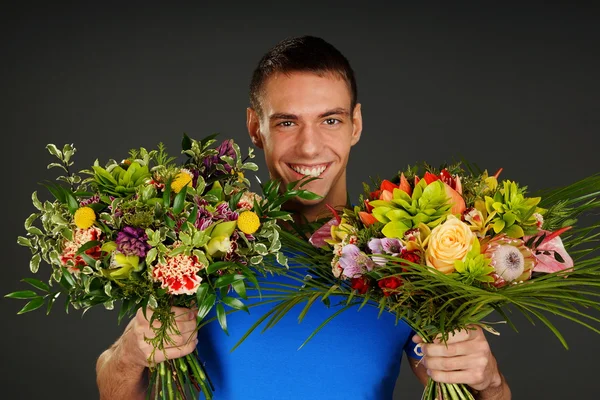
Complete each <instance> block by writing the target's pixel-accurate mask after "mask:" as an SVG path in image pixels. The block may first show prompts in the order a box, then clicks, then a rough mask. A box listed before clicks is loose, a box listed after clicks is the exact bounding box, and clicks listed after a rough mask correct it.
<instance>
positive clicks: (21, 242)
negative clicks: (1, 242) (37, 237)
mask: <svg viewBox="0 0 600 400" xmlns="http://www.w3.org/2000/svg"><path fill="white" fill-rule="evenodd" d="M17 243H18V244H19V245H21V246H25V247H31V240H29V239H27V238H26V237H24V236H19V237H18V238H17Z"/></svg>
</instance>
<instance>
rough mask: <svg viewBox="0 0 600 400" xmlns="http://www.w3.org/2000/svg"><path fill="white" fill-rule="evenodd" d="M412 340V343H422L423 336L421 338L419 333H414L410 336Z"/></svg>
mask: <svg viewBox="0 0 600 400" xmlns="http://www.w3.org/2000/svg"><path fill="white" fill-rule="evenodd" d="M412 341H413V342H414V343H423V338H422V337H421V336H419V335H414V336H413V337H412Z"/></svg>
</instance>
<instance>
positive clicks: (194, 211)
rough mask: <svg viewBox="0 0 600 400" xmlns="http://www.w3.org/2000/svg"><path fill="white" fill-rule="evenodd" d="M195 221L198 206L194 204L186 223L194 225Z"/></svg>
mask: <svg viewBox="0 0 600 400" xmlns="http://www.w3.org/2000/svg"><path fill="white" fill-rule="evenodd" d="M197 219H198V204H196V203H194V208H193V209H192V212H191V213H190V215H189V216H188V217H187V222H189V223H190V224H192V225H194V224H195V223H196V220H197Z"/></svg>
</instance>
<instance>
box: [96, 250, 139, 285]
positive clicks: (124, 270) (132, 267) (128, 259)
mask: <svg viewBox="0 0 600 400" xmlns="http://www.w3.org/2000/svg"><path fill="white" fill-rule="evenodd" d="M140 269H141V265H140V258H139V257H138V256H126V255H125V254H121V253H114V254H113V257H112V262H111V268H110V269H105V270H102V272H103V274H104V275H105V276H106V277H108V278H110V279H115V280H117V279H128V278H129V277H130V276H131V273H132V272H133V271H136V272H137V271H139V270H140Z"/></svg>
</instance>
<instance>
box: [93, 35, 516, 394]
mask: <svg viewBox="0 0 600 400" xmlns="http://www.w3.org/2000/svg"><path fill="white" fill-rule="evenodd" d="M250 91H251V93H250V103H251V107H250V108H248V110H247V127H248V131H249V134H250V137H251V139H252V142H253V143H254V144H255V145H256V146H257V147H259V148H261V149H263V150H264V152H265V160H266V164H267V167H268V169H269V172H270V174H271V177H272V178H274V179H281V180H282V181H283V182H284V183H288V182H292V181H296V180H298V179H300V178H302V177H303V176H306V175H310V176H318V177H319V178H320V179H318V180H315V181H313V182H311V183H310V184H309V186H308V187H307V189H308V190H311V191H313V192H315V193H318V194H320V195H321V196H322V199H320V200H316V201H308V200H300V199H298V200H297V201H295V202H294V203H293V204H289V205H288V206H289V208H291V209H293V210H295V211H297V212H298V213H300V214H301V215H303V216H304V217H306V218H307V219H308V220H314V219H316V218H317V217H319V216H323V214H324V213H325V212H326V205H332V206H338V205H344V204H345V203H346V198H347V195H346V165H347V163H348V157H349V154H350V149H351V148H352V146H354V145H355V144H356V143H357V142H358V141H359V139H360V135H361V132H362V115H361V105H360V104H359V103H357V96H356V93H357V90H356V82H355V79H354V73H353V71H352V69H351V67H350V65H349V63H348V61H347V60H346V58H345V57H344V56H343V55H342V54H341V53H340V52H339V51H338V50H337V49H335V48H334V47H333V46H332V45H330V44H329V43H327V42H325V41H324V40H322V39H319V38H315V37H300V38H293V39H289V40H285V41H283V42H281V43H279V44H278V45H277V46H275V47H274V48H273V49H271V50H270V51H269V52H268V53H267V54H265V56H264V57H263V59H262V60H261V61H260V63H259V65H258V67H257V69H256V70H255V72H254V75H253V78H252V83H251V88H250ZM301 306H302V305H301ZM301 306H299V307H301ZM268 309H269V305H262V306H258V307H255V308H252V311H251V314H250V315H248V314H245V313H240V312H236V313H233V314H230V315H229V317H228V325H229V331H230V335H231V336H226V335H225V334H224V333H223V332H221V330H220V327H219V325H218V324H216V323H211V324H208V325H206V326H204V327H203V328H202V329H201V330H200V331H199V333H198V338H197V339H193V340H191V341H190V340H188V339H189V337H190V334H192V333H193V330H194V324H195V321H194V317H193V312H191V311H190V310H185V309H175V311H176V312H177V313H178V314H180V316H179V317H178V326H179V330H180V332H181V335H180V336H178V337H175V338H174V339H175V341H176V345H174V346H172V347H171V348H170V349H169V350H167V357H168V358H172V357H178V356H182V355H184V354H188V353H190V352H192V351H193V350H194V347H195V346H196V343H197V348H198V350H199V353H200V356H201V359H202V361H204V362H205V363H206V364H205V366H206V369H207V371H208V373H209V375H210V377H211V378H212V379H213V382H214V383H215V387H216V390H215V399H218V400H238V399H249V400H254V399H256V400H267V399H286V400H288V399H289V400H292V399H324V400H334V399H391V398H392V392H393V388H394V383H395V381H396V377H397V375H398V373H399V369H400V361H401V359H402V353H403V352H406V354H407V355H408V360H409V362H410V364H411V367H412V370H413V371H414V372H415V374H416V376H417V377H418V379H419V380H420V381H421V382H423V383H425V382H426V380H427V376H428V374H429V375H430V376H431V377H432V378H434V379H435V380H437V381H439V382H449V383H455V382H459V383H466V384H468V385H470V386H471V387H472V388H473V389H474V390H475V391H477V398H479V399H509V398H510V390H509V388H508V386H507V385H506V383H505V381H504V379H503V378H502V375H501V374H500V372H499V371H498V368H497V366H496V362H495V359H494V357H493V355H492V354H491V352H490V349H489V345H488V343H487V340H486V338H485V336H484V334H483V333H482V331H481V329H476V330H472V331H468V332H460V333H457V334H456V335H454V336H453V337H452V338H451V339H450V340H449V345H448V346H447V347H446V346H445V345H443V344H439V343H435V344H421V343H420V342H421V341H420V338H418V337H416V336H415V337H413V332H412V331H411V330H410V328H409V327H408V326H407V325H406V324H404V323H402V322H401V323H399V324H398V325H395V319H394V316H393V315H391V314H388V313H384V314H383V315H382V316H381V318H377V312H378V310H377V309H376V308H371V307H366V308H364V309H363V310H361V311H360V312H353V311H351V310H349V311H346V312H344V313H342V314H340V315H339V316H337V317H336V318H335V319H333V320H332V321H331V322H330V323H329V324H328V325H327V326H325V327H324V328H323V330H322V331H321V332H320V333H319V334H318V335H316V336H315V337H314V338H313V340H312V341H311V342H310V343H308V344H307V345H306V346H305V347H303V348H302V349H300V350H297V348H298V346H299V345H300V344H301V343H303V341H304V340H305V339H306V338H307V337H308V335H309V334H310V333H311V332H312V331H313V330H314V329H315V328H316V327H318V326H319V324H320V323H321V322H323V321H324V320H325V319H326V318H327V317H328V316H330V315H332V313H333V312H334V311H335V310H330V309H328V308H326V307H325V306H324V305H323V304H314V305H313V307H312V308H311V310H310V312H309V313H308V314H307V317H306V318H305V319H304V321H303V322H302V323H301V324H298V323H297V321H296V319H295V318H291V316H289V317H285V318H283V319H282V320H281V321H280V322H279V323H278V324H277V325H276V326H275V327H274V328H272V329H270V330H267V331H266V332H265V333H263V334H260V333H259V332H255V333H253V334H252V335H250V336H249V337H248V339H247V340H246V342H245V343H243V344H242V345H241V346H240V347H239V348H237V349H236V350H235V351H234V352H230V349H231V348H232V347H233V346H234V344H235V343H236V342H237V341H238V340H239V338H240V337H241V336H242V335H243V334H244V333H245V332H246V331H247V330H248V328H250V327H251V326H252V325H253V324H254V323H255V322H256V320H257V318H258V317H260V316H261V315H262V314H263V313H264V312H265V311H267V310H268ZM299 309H301V308H299ZM293 313H294V312H293V311H292V312H291V314H293ZM296 315H297V314H296ZM144 335H151V330H150V328H149V326H148V322H147V321H146V320H145V319H144V317H143V316H142V314H141V313H140V312H138V313H137V315H136V317H135V318H134V319H133V320H132V321H131V323H130V324H129V325H128V327H127V328H126V330H125V332H124V333H123V335H122V336H121V338H119V340H117V342H116V343H115V344H114V345H113V346H112V347H111V348H110V349H108V350H107V351H105V352H104V353H103V354H102V355H101V356H100V358H99V360H98V364H97V375H98V386H99V389H100V393H101V398H102V399H137V398H140V399H141V398H143V396H144V394H145V385H146V382H145V380H144V376H145V375H144V370H145V368H146V367H147V365H148V364H147V357H148V355H149V354H150V351H151V349H150V348H149V345H148V344H146V343H145V341H144V340H143V338H144ZM412 339H414V341H413V340H412ZM417 343H418V344H419V346H421V348H422V351H423V352H424V354H425V357H424V360H423V362H420V363H419V358H420V357H419V356H418V355H417V353H416V352H415V345H416V344H417ZM162 360H163V355H162V354H160V355H159V354H157V359H156V361H157V362H160V361H162Z"/></svg>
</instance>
